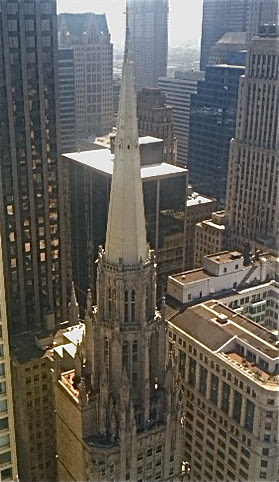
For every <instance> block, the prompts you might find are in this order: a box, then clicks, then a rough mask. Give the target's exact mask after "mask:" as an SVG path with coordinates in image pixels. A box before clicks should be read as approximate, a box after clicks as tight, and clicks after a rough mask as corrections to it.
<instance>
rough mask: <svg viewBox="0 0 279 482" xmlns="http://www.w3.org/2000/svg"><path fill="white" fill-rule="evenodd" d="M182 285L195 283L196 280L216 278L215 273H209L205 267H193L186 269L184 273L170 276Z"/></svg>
mask: <svg viewBox="0 0 279 482" xmlns="http://www.w3.org/2000/svg"><path fill="white" fill-rule="evenodd" d="M170 278H171V279H174V280H175V281H177V282H178V283H181V284H182V285H185V284H188V283H193V282H195V281H200V280H203V279H208V278H215V275H213V274H210V273H208V272H207V271H205V270H204V269H203V268H197V269H192V270H190V271H185V272H183V273H177V274H173V275H171V276H170Z"/></svg>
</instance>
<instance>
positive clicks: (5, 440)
mask: <svg viewBox="0 0 279 482" xmlns="http://www.w3.org/2000/svg"><path fill="white" fill-rule="evenodd" d="M5 445H10V436H9V435H2V437H0V447H5Z"/></svg>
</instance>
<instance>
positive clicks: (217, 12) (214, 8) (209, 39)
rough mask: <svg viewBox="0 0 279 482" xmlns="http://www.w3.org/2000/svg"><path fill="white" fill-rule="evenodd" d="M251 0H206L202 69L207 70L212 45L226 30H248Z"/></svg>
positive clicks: (203, 23)
mask: <svg viewBox="0 0 279 482" xmlns="http://www.w3.org/2000/svg"><path fill="white" fill-rule="evenodd" d="M250 1H251V0H204V2H203V17H202V38H201V60H200V69H201V70H205V68H206V66H207V64H208V61H209V57H210V49H211V47H212V46H213V45H214V44H215V43H216V42H217V41H218V40H219V39H220V38H221V37H222V36H223V35H224V34H225V33H226V32H246V27H247V17H248V4H249V2H250Z"/></svg>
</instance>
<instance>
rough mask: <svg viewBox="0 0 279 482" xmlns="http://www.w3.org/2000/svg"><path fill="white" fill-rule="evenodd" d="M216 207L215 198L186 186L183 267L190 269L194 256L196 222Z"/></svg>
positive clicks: (204, 217)
mask: <svg viewBox="0 0 279 482" xmlns="http://www.w3.org/2000/svg"><path fill="white" fill-rule="evenodd" d="M215 209H216V199H213V198H211V197H208V196H205V195H204V194H200V193H198V192H196V191H193V189H192V186H188V193H187V209H186V222H185V260H184V263H183V266H184V269H192V268H193V267H194V266H195V264H194V258H195V230H196V224H197V223H198V222H201V221H203V220H204V219H208V218H209V217H211V213H212V211H214V210H215Z"/></svg>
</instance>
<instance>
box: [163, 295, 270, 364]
mask: <svg viewBox="0 0 279 482" xmlns="http://www.w3.org/2000/svg"><path fill="white" fill-rule="evenodd" d="M220 315H225V317H224V319H225V321H223V322H218V321H217V318H218V317H219V316H220ZM168 320H169V321H170V322H171V323H172V324H173V325H174V326H177V327H178V328H180V329H181V330H182V331H184V332H185V333H186V334H187V335H190V336H191V337H193V338H195V339H196V340H197V341H199V342H200V343H202V344H203V345H205V346H207V347H208V348H209V349H210V350H212V351H218V350H220V349H222V348H223V347H224V345H225V344H226V343H228V342H229V341H232V340H233V339H234V338H235V337H237V338H238V339H239V340H242V341H244V342H246V343H248V344H250V345H251V346H252V347H254V348H256V349H257V350H259V351H260V352H262V353H263V354H265V355H267V356H268V357H269V358H270V359H273V360H275V359H277V358H278V359H279V348H278V347H277V346H276V343H277V340H278V339H277V337H276V335H274V334H273V333H271V332H270V331H269V330H267V329H266V328H264V327H263V326H261V325H259V324H258V323H256V322H254V321H252V320H250V319H248V318H246V317H245V316H243V315H241V314H239V313H237V312H236V311H234V310H233V309H231V308H229V307H227V306H225V305H223V304H222V303H220V302H219V301H217V300H210V301H206V302H204V303H200V304H198V305H195V306H192V307H191V308H187V309H180V310H179V309H178V310H177V311H176V312H173V313H172V314H170V315H169V317H168Z"/></svg>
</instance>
